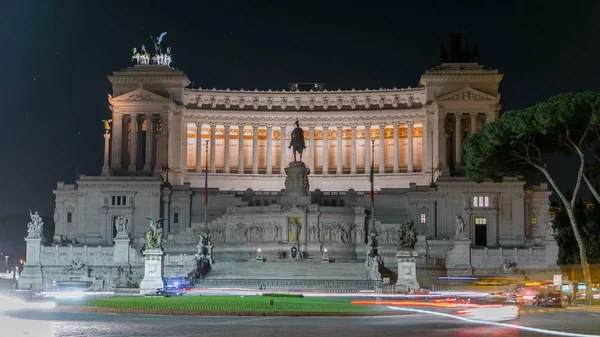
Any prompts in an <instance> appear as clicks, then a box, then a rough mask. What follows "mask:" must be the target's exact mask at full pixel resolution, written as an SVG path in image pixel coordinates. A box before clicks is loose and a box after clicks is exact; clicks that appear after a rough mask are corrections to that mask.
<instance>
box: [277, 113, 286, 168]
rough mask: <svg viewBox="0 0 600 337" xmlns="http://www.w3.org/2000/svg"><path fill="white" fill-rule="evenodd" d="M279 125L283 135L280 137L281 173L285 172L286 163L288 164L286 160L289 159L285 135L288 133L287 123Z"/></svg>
mask: <svg viewBox="0 0 600 337" xmlns="http://www.w3.org/2000/svg"><path fill="white" fill-rule="evenodd" d="M279 127H280V128H281V137H280V139H281V146H280V148H279V150H280V151H281V158H280V160H279V167H280V170H279V173H281V174H283V173H284V169H285V164H286V163H285V162H286V161H287V158H286V156H287V155H286V149H287V144H286V141H285V135H286V134H287V124H283V123H281V124H279Z"/></svg>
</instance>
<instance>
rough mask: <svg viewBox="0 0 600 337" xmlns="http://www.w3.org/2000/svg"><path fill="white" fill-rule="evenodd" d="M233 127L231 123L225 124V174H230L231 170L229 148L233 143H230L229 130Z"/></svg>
mask: <svg viewBox="0 0 600 337" xmlns="http://www.w3.org/2000/svg"><path fill="white" fill-rule="evenodd" d="M230 127H231V124H230V123H223V128H224V131H223V132H224V133H225V144H224V147H225V157H224V158H223V166H224V167H223V172H224V173H230V172H231V169H230V168H229V166H231V165H230V162H229V161H230V156H231V155H230V154H229V151H230V149H229V147H230V146H231V142H230V141H229V128H230Z"/></svg>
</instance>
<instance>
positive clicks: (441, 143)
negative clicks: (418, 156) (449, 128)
mask: <svg viewBox="0 0 600 337" xmlns="http://www.w3.org/2000/svg"><path fill="white" fill-rule="evenodd" d="M445 123H446V115H445V113H444V112H440V113H439V115H438V119H437V125H436V132H437V138H438V139H437V146H436V150H437V151H436V154H437V161H438V165H439V166H440V167H441V168H442V169H443V170H447V169H448V163H447V160H448V158H447V155H446V137H447V134H446V125H445Z"/></svg>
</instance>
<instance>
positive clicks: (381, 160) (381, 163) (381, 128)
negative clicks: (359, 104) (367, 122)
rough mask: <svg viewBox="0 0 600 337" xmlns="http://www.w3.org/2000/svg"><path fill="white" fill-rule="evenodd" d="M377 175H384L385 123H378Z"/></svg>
mask: <svg viewBox="0 0 600 337" xmlns="http://www.w3.org/2000/svg"><path fill="white" fill-rule="evenodd" d="M379 173H385V123H379Z"/></svg>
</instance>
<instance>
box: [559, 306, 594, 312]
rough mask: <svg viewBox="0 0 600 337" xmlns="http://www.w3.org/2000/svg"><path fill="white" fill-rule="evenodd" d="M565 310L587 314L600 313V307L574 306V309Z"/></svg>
mask: <svg viewBox="0 0 600 337" xmlns="http://www.w3.org/2000/svg"><path fill="white" fill-rule="evenodd" d="M565 309H567V310H573V311H585V312H596V313H600V305H594V306H591V307H590V306H579V305H578V306H572V307H566V308H565Z"/></svg>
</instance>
